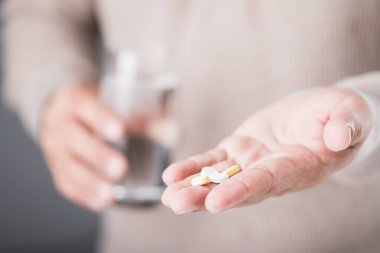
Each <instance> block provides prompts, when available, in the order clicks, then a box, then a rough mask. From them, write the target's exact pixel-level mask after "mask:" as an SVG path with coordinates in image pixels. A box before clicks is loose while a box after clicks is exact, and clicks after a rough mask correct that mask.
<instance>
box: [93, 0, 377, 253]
mask: <svg viewBox="0 0 380 253" xmlns="http://www.w3.org/2000/svg"><path fill="white" fill-rule="evenodd" d="M97 13H98V19H99V23H100V28H101V32H102V36H103V40H104V42H105V45H106V47H108V49H109V50H110V51H113V52H117V51H119V50H137V51H140V52H143V51H146V50H150V49H151V48H155V47H165V48H168V49H169V51H168V52H169V54H170V59H171V60H172V61H171V62H172V64H173V69H175V71H176V72H177V73H178V74H179V76H180V80H181V83H180V85H181V86H180V89H179V92H178V94H177V101H178V103H177V111H178V112H180V113H178V117H179V119H180V125H181V130H182V140H181V143H180V146H179V147H178V151H177V154H176V157H177V159H179V158H185V157H187V156H189V155H194V154H197V153H200V152H202V151H204V150H206V149H208V148H210V147H213V146H215V145H217V143H218V142H219V141H220V140H222V139H223V138H224V137H226V136H227V135H228V134H229V133H231V131H233V129H234V128H235V127H236V126H237V125H238V124H239V123H240V122H242V121H243V120H244V119H245V118H246V117H248V116H249V115H251V114H252V113H254V112H255V111H256V110H258V109H259V108H261V107H263V106H265V105H268V104H269V103H271V102H273V101H275V100H277V99H279V98H281V97H282V96H284V95H286V94H288V93H289V92H292V91H295V90H299V89H304V88H309V87H314V86H319V85H326V86H328V85H333V84H334V83H335V82H337V81H338V80H340V79H342V78H345V77H348V76H352V75H357V74H361V73H364V72H369V71H373V70H378V69H380V15H379V13H380V1H376V0H372V1H371V0H364V1H363V0H321V1H301V0H290V1H272V0H261V1H260V0H253V1H248V0H245V1H243V0H234V1H232V0H222V1H204V0H191V1H190V0H189V1H188V0H179V1H176V0H157V1H148V0H124V1H120V0H97ZM377 193H379V189H376V187H372V186H365V185H360V184H359V185H356V186H347V185H344V184H341V183H339V182H334V180H327V181H326V182H325V183H323V184H322V185H320V186H318V187H316V188H314V189H310V190H307V191H304V192H300V193H296V194H290V195H287V196H284V197H281V198H274V199H271V200H268V201H265V202H263V203H260V204H258V205H255V206H252V207H247V208H242V209H236V210H232V211H228V212H226V213H225V214H221V215H217V216H213V215H209V214H201V213H194V214H190V215H184V216H175V215H174V214H172V213H171V212H170V211H169V210H166V209H164V208H163V207H160V208H155V209H147V210H145V209H141V210H135V209H131V210H130V209H128V208H116V209H112V210H110V211H109V212H108V213H107V214H106V215H105V219H104V228H105V230H104V231H105V232H104V236H103V238H104V242H105V243H104V249H105V250H104V251H105V252H123V250H124V249H126V250H128V249H129V250H130V252H191V251H192V250H194V251H195V250H198V251H200V252H213V251H215V252H227V251H236V252H264V253H265V252H279V251H280V250H281V251H282V252H365V251H366V248H365V247H369V248H368V251H367V252H373V251H371V250H373V249H374V248H376V249H377V250H380V242H376V237H375V235H376V232H379V230H380V217H379V216H378V215H377V214H376V213H377V212H378V211H379V209H380V206H379V205H374V204H373V203H372V202H373V201H375V200H376V199H377V200H378V197H377V196H378V194H377ZM209 241H212V242H213V245H218V246H215V248H210V246H207V245H208V243H209Z"/></svg>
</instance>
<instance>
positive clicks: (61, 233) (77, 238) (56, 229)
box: [0, 1, 98, 253]
mask: <svg viewBox="0 0 380 253" xmlns="http://www.w3.org/2000/svg"><path fill="white" fill-rule="evenodd" d="M1 2H2V1H1ZM1 2H0V4H1ZM0 10H1V9H0ZM0 44H1V45H2V39H1V41H0ZM0 57H1V55H0ZM2 63H3V62H2ZM0 77H1V81H2V80H3V75H2V74H1V73H0ZM1 87H2V84H1V83H0V90H1ZM97 224H98V217H97V216H96V215H94V214H90V213H88V212H86V211H84V210H82V209H80V208H79V207H76V206H74V205H73V204H71V203H69V202H68V201H66V200H64V199H63V198H62V197H61V196H59V195H58V194H57V192H56V191H55V189H54V187H53V185H52V181H51V179H50V175H49V172H48V169H47V168H46V166H45V164H44V161H43V159H42V156H41V153H40V151H39V149H38V147H37V145H36V144H35V143H33V142H32V141H31V139H30V138H29V137H28V136H27V135H26V134H25V133H24V131H23V129H22V128H21V124H20V123H19V121H18V119H17V117H16V116H15V115H14V114H12V113H11V112H10V111H9V110H8V109H6V108H5V106H4V103H3V101H2V91H0V253H8V252H10V253H21V252H28V253H30V252H39V253H44V252H54V253H60V252H70V253H75V252H81V253H86V252H93V250H94V244H95V238H96V229H97Z"/></svg>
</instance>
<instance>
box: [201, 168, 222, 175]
mask: <svg viewBox="0 0 380 253" xmlns="http://www.w3.org/2000/svg"><path fill="white" fill-rule="evenodd" d="M214 173H219V172H218V171H217V170H216V169H214V168H213V167H203V168H202V170H201V176H209V175H211V174H214Z"/></svg>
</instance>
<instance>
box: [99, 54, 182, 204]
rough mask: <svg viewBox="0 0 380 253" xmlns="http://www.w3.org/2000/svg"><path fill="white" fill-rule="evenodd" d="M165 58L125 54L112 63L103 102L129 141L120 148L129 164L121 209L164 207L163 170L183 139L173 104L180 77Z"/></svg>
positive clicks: (120, 188)
mask: <svg viewBox="0 0 380 253" xmlns="http://www.w3.org/2000/svg"><path fill="white" fill-rule="evenodd" d="M163 58H164V57H163V55H162V54H160V53H157V52H156V53H153V54H147V53H144V54H141V53H140V54H139V53H137V52H135V51H130V50H129V51H121V52H118V53H117V54H114V55H111V56H109V58H108V61H107V62H108V66H107V68H106V70H105V74H104V75H103V80H102V83H101V97H102V101H103V102H104V103H105V104H106V105H107V106H108V107H109V108H111V109H112V110H113V111H114V112H116V113H117V114H118V115H119V116H121V117H122V118H123V119H124V121H125V123H126V126H127V131H126V135H125V137H124V138H123V139H122V140H121V141H119V142H116V143H110V145H113V146H114V147H116V148H118V149H119V150H120V151H121V152H123V154H124V155H125V156H126V158H127V159H128V163H129V167H128V173H127V176H126V177H125V178H124V179H123V180H122V181H120V182H119V184H118V185H117V186H116V187H115V190H114V197H115V199H116V201H117V202H118V203H124V204H133V205H150V204H154V203H157V202H159V201H160V198H161V194H162V192H163V189H164V186H163V182H162V179H161V175H162V172H163V170H164V169H165V168H166V167H167V166H168V165H169V163H170V154H171V151H172V150H173V149H174V147H175V145H176V143H177V139H178V124H177V121H176V118H175V115H174V111H173V99H174V96H175V92H176V89H177V87H178V77H177V76H176V75H175V74H174V73H173V72H171V71H170V70H169V69H168V67H167V65H166V62H165V59H163Z"/></svg>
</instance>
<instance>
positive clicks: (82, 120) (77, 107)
mask: <svg viewBox="0 0 380 253" xmlns="http://www.w3.org/2000/svg"><path fill="white" fill-rule="evenodd" d="M97 87H98V86H95V85H69V86H67V87H64V88H62V89H61V90H59V91H58V92H57V93H56V94H55V95H54V96H53V97H52V98H51V99H50V100H49V102H48V103H47V105H46V106H45V108H44V110H43V112H42V119H41V120H42V122H41V130H40V141H41V145H42V150H43V153H44V155H45V157H46V160H47V162H48V165H49V168H50V170H51V173H52V176H53V179H54V183H55V186H56V188H57V189H58V190H59V191H60V192H61V193H62V194H63V195H64V196H66V197H67V198H68V199H70V200H72V201H73V202H75V203H77V204H79V205H81V206H83V207H85V208H88V209H90V210H93V211H100V210H102V209H103V208H105V207H107V206H109V205H110V204H112V202H113V197H112V186H113V184H114V183H115V182H116V181H118V180H120V179H121V178H122V177H123V175H124V174H125V173H126V168H127V161H126V159H125V158H124V156H123V155H122V154H121V153H119V152H118V151H117V150H115V149H113V148H112V147H110V146H109V145H107V144H105V142H104V141H102V140H108V141H117V140H120V139H121V138H122V137H123V135H124V124H123V121H122V120H121V119H120V118H118V117H117V116H116V115H114V114H113V113H112V112H111V111H109V110H108V109H107V108H106V107H105V106H104V105H103V104H102V103H101V102H100V100H99V96H98V88H97Z"/></svg>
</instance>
